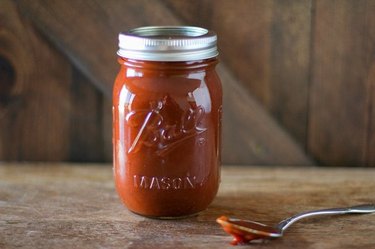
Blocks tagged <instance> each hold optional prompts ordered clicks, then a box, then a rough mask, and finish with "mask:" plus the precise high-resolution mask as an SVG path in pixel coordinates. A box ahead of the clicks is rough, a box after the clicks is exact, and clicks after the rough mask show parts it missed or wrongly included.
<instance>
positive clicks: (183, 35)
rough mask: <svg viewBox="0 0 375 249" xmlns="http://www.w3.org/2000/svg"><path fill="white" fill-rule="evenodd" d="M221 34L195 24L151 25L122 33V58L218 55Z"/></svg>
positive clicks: (176, 58)
mask: <svg viewBox="0 0 375 249" xmlns="http://www.w3.org/2000/svg"><path fill="white" fill-rule="evenodd" d="M216 42H217V36H216V34H215V33H214V32H212V31H209V30H207V29H204V28H199V27H191V26H149V27H140V28H136V29H132V30H130V31H128V32H122V33H120V34H119V50H118V51H117V54H118V55H119V56H121V57H125V58H129V59H137V60H147V61H190V60H203V59H208V58H213V57H216V56H217V55H218V51H217V46H216Z"/></svg>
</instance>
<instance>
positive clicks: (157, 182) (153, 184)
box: [133, 175, 198, 190]
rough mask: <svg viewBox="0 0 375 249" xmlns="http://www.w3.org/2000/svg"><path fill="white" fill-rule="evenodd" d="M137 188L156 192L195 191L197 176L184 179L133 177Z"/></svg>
mask: <svg viewBox="0 0 375 249" xmlns="http://www.w3.org/2000/svg"><path fill="white" fill-rule="evenodd" d="M133 183H134V187H135V188H141V189H154V190H173V189H194V188H196V187H197V185H198V183H197V178H196V177H195V176H184V177H167V176H164V177H156V176H140V175H134V176H133Z"/></svg>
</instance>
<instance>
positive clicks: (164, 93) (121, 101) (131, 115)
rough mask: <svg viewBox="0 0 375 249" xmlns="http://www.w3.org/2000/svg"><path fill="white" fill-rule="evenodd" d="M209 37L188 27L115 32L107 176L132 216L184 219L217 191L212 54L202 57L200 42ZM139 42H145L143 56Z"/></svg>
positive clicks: (216, 90)
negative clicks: (110, 174) (115, 61)
mask: <svg viewBox="0 0 375 249" xmlns="http://www.w3.org/2000/svg"><path fill="white" fill-rule="evenodd" d="M145 29H146V30H145ZM190 29H193V31H194V32H196V33H197V32H198V31H202V35H197V34H196V33H194V32H193V31H189V30H190ZM195 29H197V30H195ZM187 31H189V32H193V34H194V35H191V33H189V32H187ZM158 32H159V33H160V36H158ZM168 32H169V33H168ZM184 32H185V33H184ZM147 33H149V34H150V35H149V36H147ZM166 33H168V34H166ZM198 33H199V32H198ZM174 34H175V37H174V36H173V35H174ZM183 34H185V36H183ZM207 34H210V35H209V36H207ZM165 35H168V39H165V38H163V37H162V36H165ZM122 36H123V37H122ZM124 36H125V38H126V39H125V40H126V41H127V43H125V41H123V43H125V45H124V44H123V43H121V42H122V41H121V38H124ZM211 36H212V34H211V33H209V32H208V31H207V30H204V29H200V28H195V27H146V28H140V29H139V30H138V31H137V30H133V31H131V32H129V33H126V34H120V50H119V52H118V54H119V59H118V61H119V63H120V65H121V69H120V72H119V74H118V76H117V78H116V81H115V85H114V91H113V118H114V119H113V145H114V177H115V183H116V189H117V192H118V194H119V196H120V198H121V199H122V201H123V203H124V204H125V205H126V206H127V207H128V209H129V210H131V211H133V212H135V213H137V214H141V215H144V216H148V217H155V218H176V217H184V216H188V215H192V214H195V213H198V212H200V211H202V210H204V209H205V208H207V206H208V205H209V204H210V203H211V202H212V200H213V199H214V197H215V195H216V193H217V190H218V186H219V178H220V132H221V110H222V108H221V99H222V92H221V84H220V80H219V78H218V76H217V74H216V71H215V66H216V64H217V59H216V55H217V53H216V54H215V53H212V51H211V52H210V54H208V51H206V50H207V47H205V46H204V45H202V44H204V41H206V42H208V41H209V40H207V39H208V38H210V37H211ZM207 37H208V38H207ZM211 38H212V37H211ZM132 39H135V40H136V41H137V43H136V44H135V45H134V46H138V47H137V49H134V48H133V47H132V46H133V45H132V42H133V40H132ZM196 39H198V42H197V41H196ZM204 39H205V40H204ZM194 40H195V41H194ZM140 41H141V43H142V42H143V43H144V44H146V45H147V46H146V45H145V46H146V47H147V49H145V51H144V52H143V53H142V52H139V42H140ZM201 43H202V44H201ZM160 44H162V48H161V45H160ZM176 44H177V45H176ZM197 44H198V45H199V46H202V48H201V50H202V51H200V52H199V53H197V51H199V49H197V46H198V45H197ZM215 44H216V36H215ZM176 46H177V48H176ZM210 46H211V50H212V44H211V45H210ZM150 47H151V48H150ZM192 47H194V49H192ZM135 50H136V51H135ZM193 50H194V51H193ZM134 51H135V52H134ZM168 51H169V52H168ZM181 51H182V52H181ZM189 51H190V52H189ZM204 51H206V53H204ZM137 53H138V54H137ZM187 55H189V56H187ZM206 57H207V58H206Z"/></svg>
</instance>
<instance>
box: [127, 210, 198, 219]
mask: <svg viewBox="0 0 375 249" xmlns="http://www.w3.org/2000/svg"><path fill="white" fill-rule="evenodd" d="M129 211H130V212H131V213H133V214H136V215H138V216H142V217H145V218H148V219H154V220H182V219H187V218H191V217H195V216H198V214H199V213H200V212H202V211H199V212H197V213H193V214H187V215H181V216H152V215H144V214H140V213H137V212H134V211H132V210H129Z"/></svg>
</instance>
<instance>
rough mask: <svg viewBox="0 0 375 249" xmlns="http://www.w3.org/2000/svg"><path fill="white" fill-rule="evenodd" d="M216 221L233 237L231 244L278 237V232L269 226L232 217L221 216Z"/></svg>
mask: <svg viewBox="0 0 375 249" xmlns="http://www.w3.org/2000/svg"><path fill="white" fill-rule="evenodd" d="M216 221H217V222H218V223H219V224H220V225H221V226H222V227H223V229H224V231H225V232H227V233H228V234H230V235H232V236H233V237H234V239H233V241H232V242H231V244H232V245H238V244H246V243H249V242H250V241H252V240H256V239H263V238H269V237H279V236H280V232H279V231H278V230H277V229H275V228H273V227H270V226H267V225H264V224H261V223H257V222H253V221H246V220H239V219H232V218H228V217H226V216H221V217H219V218H217V219H216Z"/></svg>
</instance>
